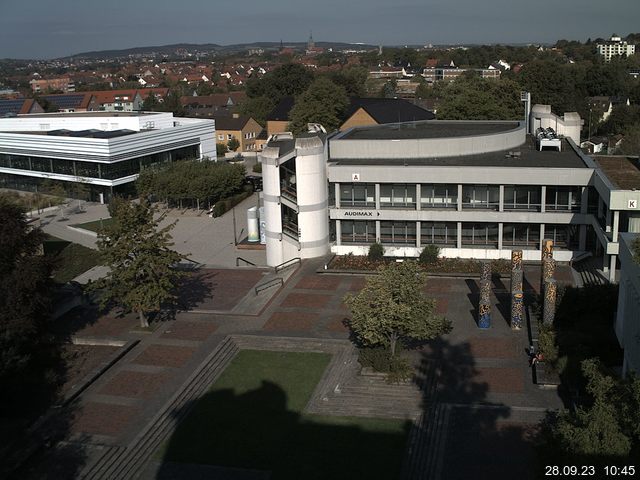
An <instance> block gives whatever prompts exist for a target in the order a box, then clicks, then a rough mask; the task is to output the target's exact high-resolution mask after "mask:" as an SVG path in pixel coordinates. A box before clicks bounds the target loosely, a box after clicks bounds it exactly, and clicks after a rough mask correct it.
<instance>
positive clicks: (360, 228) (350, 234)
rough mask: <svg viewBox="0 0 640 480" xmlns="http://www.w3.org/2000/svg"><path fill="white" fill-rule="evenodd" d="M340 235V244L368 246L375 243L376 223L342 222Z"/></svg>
mask: <svg viewBox="0 0 640 480" xmlns="http://www.w3.org/2000/svg"><path fill="white" fill-rule="evenodd" d="M332 223H333V222H332ZM340 233H341V234H340V241H341V242H342V243H345V244H349V243H364V244H367V245H370V244H372V243H374V242H375V241H376V222H362V221H352V220H342V221H341V222H340Z"/></svg>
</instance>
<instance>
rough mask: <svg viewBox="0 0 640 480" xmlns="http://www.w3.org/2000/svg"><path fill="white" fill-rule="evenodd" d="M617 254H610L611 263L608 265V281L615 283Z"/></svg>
mask: <svg viewBox="0 0 640 480" xmlns="http://www.w3.org/2000/svg"><path fill="white" fill-rule="evenodd" d="M617 258H618V256H617V255H611V263H610V266H609V282H610V283H616V259H617Z"/></svg>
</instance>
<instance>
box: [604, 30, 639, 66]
mask: <svg viewBox="0 0 640 480" xmlns="http://www.w3.org/2000/svg"><path fill="white" fill-rule="evenodd" d="M597 48H598V54H599V55H602V56H603V57H604V61H605V62H610V61H611V58H612V57H617V56H621V55H625V56H627V57H630V56H631V55H633V54H634V53H636V46H635V45H634V44H632V43H627V42H626V41H623V40H622V39H621V38H620V37H618V36H617V35H613V36H612V37H611V38H610V39H609V40H608V41H606V42H604V43H598V44H597Z"/></svg>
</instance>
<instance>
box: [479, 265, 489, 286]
mask: <svg viewBox="0 0 640 480" xmlns="http://www.w3.org/2000/svg"><path fill="white" fill-rule="evenodd" d="M485 281H486V282H490V281H491V263H489V262H483V263H482V274H481V275H480V282H485Z"/></svg>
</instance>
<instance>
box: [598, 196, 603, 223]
mask: <svg viewBox="0 0 640 480" xmlns="http://www.w3.org/2000/svg"><path fill="white" fill-rule="evenodd" d="M603 203H604V202H603V201H602V198H600V195H598V219H600V218H602V205H603Z"/></svg>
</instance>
